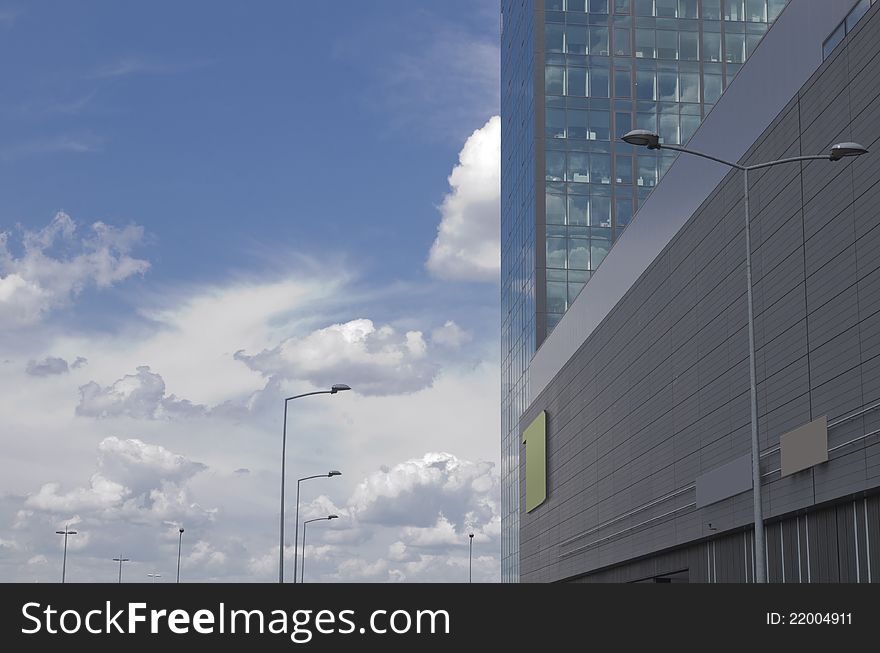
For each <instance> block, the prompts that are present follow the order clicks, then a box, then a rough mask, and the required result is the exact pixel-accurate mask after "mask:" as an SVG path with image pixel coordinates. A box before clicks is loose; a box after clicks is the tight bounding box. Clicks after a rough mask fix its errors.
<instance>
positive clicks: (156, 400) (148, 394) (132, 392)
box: [76, 365, 208, 419]
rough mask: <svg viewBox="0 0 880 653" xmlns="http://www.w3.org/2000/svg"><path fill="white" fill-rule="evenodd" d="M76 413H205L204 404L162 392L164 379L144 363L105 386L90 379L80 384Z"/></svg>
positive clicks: (142, 416)
mask: <svg viewBox="0 0 880 653" xmlns="http://www.w3.org/2000/svg"><path fill="white" fill-rule="evenodd" d="M79 394H80V401H79V405H78V406H77V407H76V414H77V415H81V416H84V417H97V418H99V419H101V418H108V417H122V416H126V417H132V418H135V419H158V418H162V417H172V416H180V417H193V416H198V415H205V414H207V411H208V409H207V408H206V407H205V406H202V405H199V404H194V403H192V402H190V401H188V400H186V399H178V398H177V397H176V396H175V395H173V394H172V395H166V394H165V381H164V379H163V378H162V377H161V376H160V375H159V374H157V373H155V372H153V371H151V370H150V367H149V366H148V365H141V366H140V367H138V368H137V370H136V371H135V373H134V374H127V375H125V376H123V377H122V378H121V379H119V380H117V381H115V382H114V383H112V384H111V385H109V386H106V387H102V386H100V385H99V384H98V383H96V382H94V381H90V382H89V383H87V384H85V385H84V386H81V387H80V389H79Z"/></svg>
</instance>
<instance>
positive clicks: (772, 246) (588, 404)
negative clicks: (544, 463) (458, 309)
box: [520, 5, 880, 582]
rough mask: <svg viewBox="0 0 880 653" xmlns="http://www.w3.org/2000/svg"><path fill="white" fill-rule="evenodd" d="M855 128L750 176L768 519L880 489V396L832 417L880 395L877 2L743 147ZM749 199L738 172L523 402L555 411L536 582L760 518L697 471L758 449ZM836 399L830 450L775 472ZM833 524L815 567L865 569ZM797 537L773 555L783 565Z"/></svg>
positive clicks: (528, 566) (768, 151)
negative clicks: (700, 490)
mask: <svg viewBox="0 0 880 653" xmlns="http://www.w3.org/2000/svg"><path fill="white" fill-rule="evenodd" d="M817 47H818V46H817ZM843 140H857V141H860V142H862V143H863V144H864V145H866V146H867V147H868V148H869V149H871V150H874V152H875V153H874V154H871V155H869V156H865V157H861V158H859V159H856V160H850V161H844V162H839V163H830V162H826V161H817V162H811V163H809V164H806V165H801V164H793V165H790V166H782V167H776V168H772V169H767V170H763V171H760V172H758V173H755V174H753V175H752V176H751V181H752V192H751V199H752V216H753V236H752V238H753V240H752V248H753V257H754V258H753V260H754V284H755V286H754V291H755V308H756V342H757V346H758V352H757V374H758V402H759V406H758V409H759V419H760V440H761V449H762V452H763V455H762V471H763V473H764V511H765V516H766V517H767V518H771V519H772V518H773V517H775V516H780V515H786V514H789V513H792V512H794V511H797V510H802V509H804V508H807V507H809V506H813V505H816V504H819V503H823V502H827V501H830V500H834V499H837V498H840V497H844V496H848V495H850V494H852V493H856V492H860V491H864V490H870V489H872V488H876V487H878V486H880V437H878V436H877V435H876V434H875V435H870V436H869V437H863V436H864V435H865V434H866V433H872V432H873V431H875V430H878V429H880V411H877V410H874V411H868V412H865V413H863V414H860V415H858V416H857V417H855V418H853V419H849V420H846V421H845V422H843V423H841V424H838V425H833V424H834V420H836V419H839V418H841V417H843V416H847V415H849V414H850V413H852V412H853V411H856V410H858V409H860V408H862V407H864V406H868V405H870V404H872V403H874V402H877V401H878V400H880V374H878V371H880V248H878V245H880V215H878V209H877V206H878V200H880V184H877V180H878V179H880V6H877V5H875V7H874V8H872V10H871V12H870V13H869V14H868V16H867V17H866V18H865V19H863V21H862V23H861V24H860V25H859V26H858V28H857V29H856V30H854V31H853V32H852V33H851V34H850V35H849V36H848V37H847V39H846V40H845V41H844V43H843V44H842V45H841V46H839V47H838V48H837V50H836V51H835V52H834V53H833V55H832V56H831V57H829V59H828V60H827V61H825V63H824V64H823V65H822V66H821V67H820V68H819V70H817V71H816V73H815V74H814V75H813V76H812V77H811V78H810V80H808V82H807V83H806V84H805V85H804V87H803V88H802V89H801V90H800V92H799V93H798V95H797V96H796V97H794V98H792V100H791V101H790V102H789V103H788V104H787V106H786V107H785V108H784V109H783V110H782V112H780V114H779V116H777V118H776V119H775V120H774V121H773V123H772V124H771V125H770V127H769V128H768V129H767V130H766V131H765V132H764V134H763V135H762V136H761V137H760V138H759V139H758V140H757V142H756V143H755V144H754V145H753V146H752V147H751V148H750V150H749V152H748V153H747V155H746V157H745V159H746V161H748V162H757V161H762V160H768V159H773V158H778V157H782V156H791V155H798V154H807V153H816V152H822V151H825V150H826V149H827V148H828V147H830V145H832V144H833V143H835V142H838V141H843ZM742 209H743V207H742V180H741V177H740V175H739V173H731V174H729V175H727V176H726V177H725V178H724V179H723V181H722V182H721V183H720V184H719V186H718V187H717V188H716V190H715V191H714V192H713V193H712V194H711V195H710V196H709V197H708V198H707V199H706V200H705V202H703V204H702V205H701V206H700V208H699V209H698V210H697V212H696V213H695V214H694V215H693V216H692V217H691V219H690V220H689V221H688V222H687V223H686V224H685V226H684V227H683V228H682V229H681V230H680V231H679V232H678V233H677V234H676V236H675V237H674V238H673V240H672V241H671V242H670V243H669V245H667V247H666V248H665V249H664V250H663V251H662V252H661V253H660V255H659V256H658V257H657V258H656V259H655V260H654V261H653V262H652V263H651V264H650V265H649V266H648V268H647V270H646V271H645V272H644V273H643V274H642V276H641V277H640V278H639V279H638V281H637V282H636V283H635V284H634V285H633V286H632V287H631V288H630V290H629V291H628V292H627V294H626V295H625V296H624V297H623V299H622V300H621V301H620V302H618V303H617V304H616V305H615V306H614V308H613V309H612V310H611V312H610V313H609V314H608V316H607V318H606V319H605V320H604V321H603V322H602V323H601V324H600V325H599V326H598V327H597V328H596V329H595V330H594V331H593V333H592V334H591V336H590V338H589V339H588V340H587V341H586V342H585V343H584V344H583V345H582V346H581V347H580V349H579V350H578V351H577V352H576V354H575V355H574V356H573V357H572V359H571V360H570V361H569V362H568V363H567V364H566V365H565V366H564V367H563V368H562V370H561V371H560V372H559V373H558V374H557V375H556V377H555V378H554V379H553V380H552V381H551V382H550V384H549V385H548V386H547V388H546V389H545V390H544V392H542V393H541V395H540V396H539V397H537V398H536V400H535V402H534V403H533V405H532V406H531V407H530V409H529V410H528V411H527V412H526V413H525V415H524V416H523V424H527V423H528V422H529V421H530V420H531V419H532V418H533V417H534V415H535V414H536V413H537V412H538V411H540V410H545V409H546V410H547V411H548V437H547V456H548V487H549V496H548V500H547V502H546V503H545V504H544V505H542V506H541V507H540V508H538V509H536V510H535V511H533V512H532V513H531V514H523V515H522V516H521V532H520V538H521V570H522V573H521V578H522V580H524V581H538V582H545V581H555V580H561V579H566V578H571V577H574V576H578V575H582V574H585V573H588V572H591V571H594V570H598V569H602V568H605V567H609V566H612V565H618V564H620V563H622V562H625V561H627V560H632V559H635V558H640V557H644V556H646V555H650V554H653V553H656V552H658V551H663V550H666V549H670V548H673V547H677V546H682V545H687V544H688V543H693V542H695V541H698V540H700V539H702V538H706V537H713V536H714V535H715V534H716V533H723V532H725V531H729V530H732V529H738V528H742V527H746V526H748V524H750V523H751V519H752V508H751V496H750V494H749V493H744V494H741V495H738V496H735V497H732V498H730V499H726V500H724V501H721V502H719V503H717V504H713V505H710V506H707V507H705V508H703V509H701V510H697V509H696V508H695V506H694V501H695V497H694V489H693V484H694V481H695V479H696V477H697V476H699V475H700V474H702V473H704V472H706V471H708V470H710V469H713V468H715V467H717V466H719V465H722V464H724V463H726V462H729V461H730V460H733V459H734V458H736V457H737V456H741V455H743V454H745V453H748V452H749V450H750V445H749V401H748V385H749V380H748V354H747V351H748V350H747V344H748V343H747V331H746V303H745V274H744V261H743V259H744V252H743V249H744V247H745V244H744V234H743V218H742ZM821 415H827V416H828V419H829V422H830V423H831V424H832V425H833V426H832V427H831V428H830V429H829V448H830V453H829V462H828V463H825V464H822V465H819V466H817V467H813V468H811V469H809V470H805V471H803V472H799V473H797V474H793V475H791V476H787V477H785V478H780V476H779V471H778V469H779V453H778V450H776V451H774V449H775V448H776V447H778V444H779V436H780V435H781V434H782V433H785V432H786V431H789V430H791V429H793V428H795V427H798V426H800V425H802V424H804V423H806V422H809V421H811V420H812V419H815V418H816V417H819V416H821ZM524 478H525V476H524V474H521V479H524ZM523 483H524V481H523ZM521 493H524V485H522V486H521ZM828 519H830V518H828ZM845 519H846V517H845V515H844V516H842V517H839V518H835V521H834V525H833V527H834V528H837V525H838V523H842V521H841V520H844V521H845ZM710 522H711V523H712V525H713V526H712V528H711V529H710V527H709V526H708V524H709V523H710ZM823 524H824V522H821V523H817V525H816V530H815V531H814V530H811V531H810V533H809V534H806V533H804V537H805V538H817V537H818V538H819V539H817V540H816V546H817V547H819V549H818V551H817V555H819V558H817V570H816V573H817V574H818V577H819V578H828V579H832V578H835V574H836V577H837V578H844V577H845V578H849V577H851V576H852V574H853V570H852V569H851V565H847V566H845V567H840V566H837V567H833V565H831V564H830V562H829V563H828V564H827V565H825V564H824V563H821V560H822V559H823V558H822V553H823V551H825V549H826V548H828V547H829V546H830V545H829V544H828V542H830V540H829V539H828V538H830V537H831V535H830V531H828V529H829V528H831V527H832V526H831V525H830V521H829V522H828V524H825V525H823ZM826 526H827V528H826ZM871 527H872V526H871V525H870V524H869V528H871ZM713 529H714V530H713ZM823 529H825V530H823ZM797 533H798V531H797V530H794V531H792V532H791V533H790V535H792V534H793V535H796V534H797ZM820 533H825V535H822V536H820V535H819V534H820ZM782 537H783V539H784V538H785V531H784V530H783V531H782ZM823 538H824V539H823ZM875 541H876V540H875ZM716 546H717V545H716ZM837 551H838V553H839V551H840V546H839V543H838V546H837ZM768 553H769V552H768ZM783 553H784V551H783V550H780V552H779V556H778V560H777V558H776V557H773V558H772V560H771V567H772V569H773V570H776V569H777V568H778V570H779V575H780V577H781V570H782V569H783V568H785V565H789V564H790V559H786V561H785V563H783ZM715 554H716V556H717V554H718V550H717V549H716V551H715ZM774 555H775V554H774ZM832 557H833V556H832V552H831V551H830V549H829V551H828V560H831V558H832ZM832 567H833V569H832ZM875 569H876V568H875ZM772 573H776V572H775V571H773V572H772ZM789 573H792V571H791V570H789V571H787V573H786V578H788V575H789Z"/></svg>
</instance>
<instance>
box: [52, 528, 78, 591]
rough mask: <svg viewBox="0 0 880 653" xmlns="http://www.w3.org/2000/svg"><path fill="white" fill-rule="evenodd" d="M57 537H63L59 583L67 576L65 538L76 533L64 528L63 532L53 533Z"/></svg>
mask: <svg viewBox="0 0 880 653" xmlns="http://www.w3.org/2000/svg"><path fill="white" fill-rule="evenodd" d="M55 532H56V533H58V535H63V536H64V555H63V556H62V558H61V582H62V583H63V582H64V578H65V576H66V575H67V536H68V535H76V531H72V530H70V527H69V526H65V527H64V530H63V531H55Z"/></svg>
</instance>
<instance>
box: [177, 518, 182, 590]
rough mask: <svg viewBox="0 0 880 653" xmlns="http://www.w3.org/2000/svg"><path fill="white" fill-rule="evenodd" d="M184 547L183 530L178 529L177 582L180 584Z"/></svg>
mask: <svg viewBox="0 0 880 653" xmlns="http://www.w3.org/2000/svg"><path fill="white" fill-rule="evenodd" d="M182 545H183V528H178V529H177V582H178V583H179V582H180V547H181V546H182Z"/></svg>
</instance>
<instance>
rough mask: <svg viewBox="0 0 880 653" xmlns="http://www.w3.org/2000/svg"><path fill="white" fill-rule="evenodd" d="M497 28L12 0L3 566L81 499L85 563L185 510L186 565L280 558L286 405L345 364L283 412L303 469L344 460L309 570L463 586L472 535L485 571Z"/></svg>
mask: <svg viewBox="0 0 880 653" xmlns="http://www.w3.org/2000/svg"><path fill="white" fill-rule="evenodd" d="M498 25H499V20H498V14H497V3H496V2H494V1H480V2H475V1H473V0H469V1H464V0H455V1H446V0H444V2H427V1H424V2H405V1H403V0H382V1H377V2H371V3H363V2H354V1H339V2H333V3H323V2H322V3H304V2H296V3H293V2H262V3H259V4H258V5H256V6H255V5H254V4H253V3H244V2H222V3H217V2H186V3H179V2H178V3H173V2H164V1H163V2H159V1H156V2H150V3H138V4H134V3H118V2H90V3H88V5H83V4H79V3H62V2H27V3H24V2H12V3H10V2H4V1H2V0H0V86H2V88H3V92H2V94H0V234H2V236H0V245H2V246H3V247H2V249H0V330H2V332H3V338H2V343H0V363H2V364H0V389H2V390H4V392H2V395H3V400H2V401H0V403H2V405H0V410H3V411H4V414H7V415H10V416H11V417H10V419H9V421H8V423H7V425H6V426H5V427H4V429H3V432H2V433H0V439H2V441H3V444H4V451H5V454H6V455H5V460H6V462H5V463H3V466H5V467H6V469H0V472H2V473H0V476H3V477H4V478H5V479H6V480H5V481H4V486H3V487H0V580H33V579H38V580H52V579H54V576H55V571H56V569H55V566H56V565H55V562H56V560H55V556H56V553H57V546H56V545H57V544H58V543H57V542H49V543H46V542H44V539H45V533H46V532H51V531H50V529H51V527H52V526H53V525H56V524H59V523H62V522H65V523H66V522H68V521H71V522H73V523H76V524H79V526H78V528H79V529H80V530H81V531H82V535H81V536H80V537H79V539H78V542H79V543H78V544H74V545H72V546H74V549H73V550H72V553H74V554H76V555H78V556H79V563H78V564H79V571H78V572H74V575H73V578H74V579H78V580H101V579H102V577H101V574H102V573H103V572H104V571H106V570H105V569H104V566H105V565H104V564H103V562H104V559H105V558H106V554H107V553H108V552H110V551H111V550H112V551H116V549H118V548H120V546H123V545H125V544H126V542H127V543H128V546H129V547H130V548H131V549H132V551H133V553H132V557H133V559H135V558H137V559H138V560H140V561H141V562H137V563H134V565H135V567H136V565H138V564H140V565H143V569H138V568H137V567H136V570H135V571H134V572H133V573H134V575H135V577H136V578H139V577H140V576H138V574H140V573H141V572H145V571H146V570H147V567H157V566H161V565H163V564H165V559H164V558H163V555H165V554H166V553H167V550H169V549H168V547H169V546H171V544H173V542H171V539H173V538H171V539H169V537H170V536H171V535H173V534H174V533H176V525H177V524H182V523H186V524H187V527H188V530H187V533H192V535H188V536H187V537H188V538H190V537H191V538H192V540H191V544H192V547H193V548H192V549H191V550H190V559H188V560H187V561H185V565H184V567H185V569H187V570H188V573H189V575H190V577H191V578H194V579H196V578H197V579H200V580H270V579H271V578H272V575H273V571H272V563H271V560H272V555H273V554H272V547H273V546H276V547H277V544H273V542H275V540H274V539H273V538H275V537H277V535H276V531H275V528H276V527H275V518H274V517H273V512H272V510H273V507H274V506H275V505H276V504H277V489H275V488H276V485H277V480H278V478H277V455H278V452H277V449H278V441H277V439H278V437H277V434H278V430H279V428H278V427H279V426H280V424H279V421H280V404H279V400H280V398H281V397H282V396H283V395H284V394H287V393H292V392H295V391H307V390H310V389H313V388H319V387H323V386H324V385H325V384H326V383H328V382H330V381H329V379H331V378H333V379H336V380H338V381H348V382H350V383H351V385H352V386H354V387H355V392H354V393H351V396H350V397H345V398H342V397H340V398H339V399H338V400H337V398H336V397H334V398H333V403H330V402H324V403H319V402H315V403H313V404H312V405H309V406H304V407H302V408H301V409H299V410H298V411H297V413H296V417H295V420H297V421H296V423H295V424H292V426H293V427H294V430H295V431H297V432H305V431H308V432H310V433H312V434H313V435H311V436H310V438H311V439H310V438H309V437H305V436H303V438H301V439H298V440H297V441H296V442H295V443H294V444H293V445H292V452H291V455H292V457H293V461H292V462H291V465H292V467H293V471H292V474H295V473H297V472H299V471H303V472H304V473H309V472H313V468H314V467H321V468H323V467H324V466H329V467H337V466H338V467H340V468H342V467H344V468H345V470H346V473H345V474H344V476H343V478H342V480H340V481H339V482H337V481H336V480H334V483H336V484H335V485H334V486H333V492H332V493H327V494H323V493H319V492H317V491H316V492H315V493H314V496H310V497H309V501H310V502H311V503H310V504H309V506H310V507H308V508H306V509H305V512H306V513H307V514H312V513H315V511H317V513H315V514H318V513H320V512H321V510H323V509H327V510H330V509H333V510H337V511H339V512H340V513H341V514H342V516H343V517H347V518H348V519H347V520H346V519H340V520H339V524H338V525H337V524H336V523H334V525H333V529H328V531H327V538H328V539H327V540H326V541H324V540H322V539H320V537H319V536H316V546H318V547H319V548H317V549H315V551H314V552H313V553H314V555H315V557H316V561H315V562H314V563H313V564H312V565H310V569H311V570H313V573H314V574H315V580H317V579H318V578H321V579H323V580H383V581H384V580H410V581H412V580H443V579H449V566H450V565H453V567H454V566H455V565H459V566H460V564H461V558H460V556H461V553H462V551H465V555H466V548H465V549H461V548H460V547H459V545H458V543H459V541H461V542H463V543H464V545H463V546H465V545H466V539H467V538H466V537H462V535H463V534H466V531H467V530H469V529H470V530H476V531H477V533H478V537H477V538H476V540H475V541H476V543H477V544H478V545H479V546H478V547H477V551H481V550H482V553H481V554H480V558H479V562H478V566H477V567H476V569H477V570H478V577H480V578H482V579H484V580H496V579H497V575H498V554H499V551H500V544H499V542H500V539H499V528H498V524H497V521H498V513H499V509H498V501H499V500H500V497H499V496H498V491H497V475H498V464H499V460H498V457H499V453H498V449H499V447H498V442H499V427H498V413H499V407H498V396H499V392H498V381H499V379H498V344H497V343H498V323H499V316H498V284H497V259H498V243H497V241H498V233H497V232H498V217H497V216H498V184H497V178H498V166H499V154H498V143H499V142H500V128H499V123H498V119H497V118H494V119H493V116H495V115H496V114H497V113H498V94H499V93H498V47H497V41H498ZM490 119H491V120H490ZM438 228H439V230H440V231H439V236H438ZM80 359H81V360H80ZM78 361H79V362H78ZM341 376H345V377H346V378H337V377H341ZM47 397H51V398H52V400H51V402H49V405H48V407H47V403H46V401H45V400H46V398H47ZM343 402H347V403H343ZM341 406H344V408H341ZM364 447H366V448H368V449H369V451H368V452H365V451H364ZM234 484H239V485H240V487H239V486H235V487H237V489H235V490H234V491H233V490H232V489H231V488H232V487H233V485H234ZM389 488H390V489H389ZM406 505H409V506H412V507H413V509H414V511H417V512H419V513H420V514H418V515H415V514H410V516H409V517H406V516H405V513H402V512H401V511H400V509H399V508H400V506H406ZM425 506H427V507H428V508H426V509H425V508H424V507H425ZM416 508H418V510H416ZM425 510H427V512H425ZM310 511H311V512H310ZM343 522H346V523H345V524H343ZM220 523H223V528H220V527H219V524H220ZM132 524H137V525H138V526H137V528H134V527H133V526H132ZM141 529H142V530H141ZM146 533H150V534H151V535H149V536H147V535H145V534H146ZM169 534H170V535H169ZM126 538H128V540H126ZM77 547H78V548H77ZM320 547H323V548H320ZM450 547H451V548H450ZM172 548H173V547H172ZM275 551H276V554H275V555H277V548H276V549H275ZM117 553H118V551H117ZM126 555H128V554H126ZM166 557H167V556H166ZM457 568H458V567H456V569H457ZM74 569H76V567H74ZM453 577H454V574H453Z"/></svg>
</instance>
